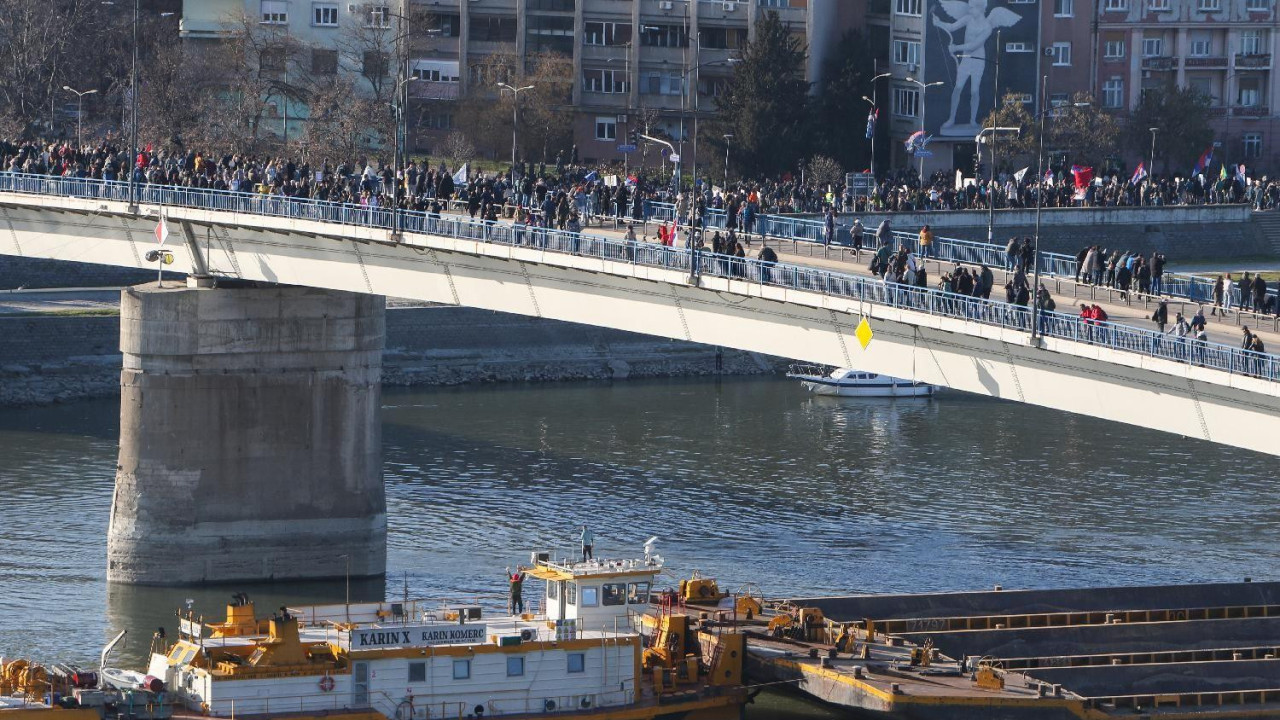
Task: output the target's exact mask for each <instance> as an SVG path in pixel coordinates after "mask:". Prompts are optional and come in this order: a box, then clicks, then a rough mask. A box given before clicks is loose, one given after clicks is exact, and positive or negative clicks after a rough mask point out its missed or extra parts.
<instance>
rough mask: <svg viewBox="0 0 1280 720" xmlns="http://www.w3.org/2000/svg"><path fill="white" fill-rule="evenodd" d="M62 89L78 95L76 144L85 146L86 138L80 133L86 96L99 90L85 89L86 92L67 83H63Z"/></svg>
mask: <svg viewBox="0 0 1280 720" xmlns="http://www.w3.org/2000/svg"><path fill="white" fill-rule="evenodd" d="M62 89H63V90H66V91H67V92H69V93H73V94H75V96H76V146H77V147H84V140H83V137H82V136H81V133H80V129H81V124H82V123H83V122H84V96H85V95H92V94H94V93H96V92H98V91H97V90H96V89H94V90H85V91H84V92H80V91H79V90H76V89H75V88H73V87H69V86H67V85H63V86H62Z"/></svg>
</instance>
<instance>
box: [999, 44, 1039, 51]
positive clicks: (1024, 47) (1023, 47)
mask: <svg viewBox="0 0 1280 720" xmlns="http://www.w3.org/2000/svg"><path fill="white" fill-rule="evenodd" d="M1004 51H1005V52H1007V53H1029V52H1035V48H1033V47H1031V44H1030V43H1024V42H1011V43H1005V44H1004Z"/></svg>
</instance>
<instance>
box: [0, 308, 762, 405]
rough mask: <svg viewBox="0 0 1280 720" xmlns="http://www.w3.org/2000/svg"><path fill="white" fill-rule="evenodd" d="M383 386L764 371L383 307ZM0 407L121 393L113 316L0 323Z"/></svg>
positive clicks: (461, 313) (534, 328)
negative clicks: (384, 330) (384, 320)
mask: <svg viewBox="0 0 1280 720" xmlns="http://www.w3.org/2000/svg"><path fill="white" fill-rule="evenodd" d="M386 327H387V341H386V349H385V350H384V352H383V359H382V381H383V384H384V385H385V386H411V385H457V384H462V383H472V382H532V381H551V380H588V379H589V380H615V379H616V380H621V379H625V378H628V377H634V378H643V377H669V376H685V375H712V374H717V373H724V374H730V375H749V374H760V373H771V372H775V371H777V370H779V369H781V368H782V362H781V361H780V360H778V359H776V358H768V357H765V356H761V355H755V354H752V353H744V352H740V351H736V350H724V351H719V350H717V349H716V348H713V347H708V346H705V345H697V344H693V343H686V342H680V341H675V340H666V339H663V338H655V337H649V336H647V335H637V334H634V333H627V332H622V331H618V330H610V329H607V328H596V327H591V326H586V325H577V324H574V323H561V322H556V321H553V320H540V319H537V318H529V317H523V316H519V315H508V314H505V313H495V312H490V311H487V310H476V309H472V308H455V307H433V308H402V309H389V310H388V311H387V314H386ZM0 336H3V337H4V338H5V342H4V343H2V344H0V406H13V405H32V404H45V403H50V402H67V401H72V400H81V399H86V398H93V397H111V396H114V395H117V394H119V392H120V363H121V355H120V320H119V318H117V317H103V316H94V317H65V316H52V315H45V316H25V317H0Z"/></svg>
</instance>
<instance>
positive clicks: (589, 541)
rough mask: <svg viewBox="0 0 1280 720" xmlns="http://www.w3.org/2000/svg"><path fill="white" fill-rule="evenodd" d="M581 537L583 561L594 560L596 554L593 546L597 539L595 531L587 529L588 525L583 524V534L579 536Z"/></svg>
mask: <svg viewBox="0 0 1280 720" xmlns="http://www.w3.org/2000/svg"><path fill="white" fill-rule="evenodd" d="M579 539H580V540H582V562H586V561H587V560H594V559H595V554H594V553H592V552H591V546H592V545H593V544H595V541H596V536H595V533H592V532H591V531H590V530H588V529H587V526H586V525H583V526H582V535H581V536H579Z"/></svg>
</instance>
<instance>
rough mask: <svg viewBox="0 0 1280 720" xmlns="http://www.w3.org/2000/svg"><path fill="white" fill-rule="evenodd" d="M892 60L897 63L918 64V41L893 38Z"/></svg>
mask: <svg viewBox="0 0 1280 720" xmlns="http://www.w3.org/2000/svg"><path fill="white" fill-rule="evenodd" d="M893 61H894V62H895V63H897V64H899V65H919V64H920V43H918V42H912V41H910V40H894V41H893Z"/></svg>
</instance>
